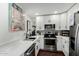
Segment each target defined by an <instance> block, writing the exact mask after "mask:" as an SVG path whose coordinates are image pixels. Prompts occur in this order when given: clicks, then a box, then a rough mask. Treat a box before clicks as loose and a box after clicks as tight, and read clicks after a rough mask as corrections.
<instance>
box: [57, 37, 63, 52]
mask: <svg viewBox="0 0 79 59" xmlns="http://www.w3.org/2000/svg"><path fill="white" fill-rule="evenodd" d="M57 50H58V51H62V39H61V37H57Z"/></svg>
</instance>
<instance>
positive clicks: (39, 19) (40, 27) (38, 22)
mask: <svg viewBox="0 0 79 59" xmlns="http://www.w3.org/2000/svg"><path fill="white" fill-rule="evenodd" d="M36 29H37V30H44V23H43V17H42V16H38V17H36Z"/></svg>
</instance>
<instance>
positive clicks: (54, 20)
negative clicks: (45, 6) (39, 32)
mask: <svg viewBox="0 0 79 59" xmlns="http://www.w3.org/2000/svg"><path fill="white" fill-rule="evenodd" d="M36 23H37V24H36V26H37V29H43V30H44V25H45V24H55V30H69V25H68V19H67V13H63V14H58V15H51V16H38V17H36Z"/></svg>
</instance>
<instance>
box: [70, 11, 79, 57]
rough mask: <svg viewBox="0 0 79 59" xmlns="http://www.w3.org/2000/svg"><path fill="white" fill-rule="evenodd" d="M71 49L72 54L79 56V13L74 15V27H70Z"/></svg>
mask: <svg viewBox="0 0 79 59" xmlns="http://www.w3.org/2000/svg"><path fill="white" fill-rule="evenodd" d="M70 38H71V40H70V43H71V45H70V47H71V48H73V49H70V51H71V50H72V51H71V54H72V55H75V56H79V13H78V12H77V13H75V14H74V25H72V26H71V27H70ZM72 52H73V53H72Z"/></svg>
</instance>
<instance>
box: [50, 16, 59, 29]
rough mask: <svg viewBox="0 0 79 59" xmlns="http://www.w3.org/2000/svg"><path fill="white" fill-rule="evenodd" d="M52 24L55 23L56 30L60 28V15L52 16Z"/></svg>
mask: <svg viewBox="0 0 79 59" xmlns="http://www.w3.org/2000/svg"><path fill="white" fill-rule="evenodd" d="M50 19H51V22H52V24H55V30H60V28H59V27H60V15H52V16H50Z"/></svg>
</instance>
